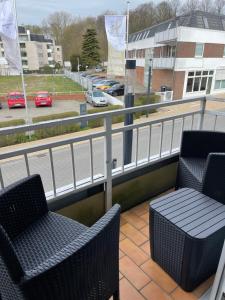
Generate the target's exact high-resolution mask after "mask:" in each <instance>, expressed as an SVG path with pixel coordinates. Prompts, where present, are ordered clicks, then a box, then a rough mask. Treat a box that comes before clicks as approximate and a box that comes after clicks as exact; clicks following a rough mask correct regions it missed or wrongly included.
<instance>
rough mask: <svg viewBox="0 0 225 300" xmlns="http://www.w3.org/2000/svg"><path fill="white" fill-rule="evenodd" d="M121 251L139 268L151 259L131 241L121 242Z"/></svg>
mask: <svg viewBox="0 0 225 300" xmlns="http://www.w3.org/2000/svg"><path fill="white" fill-rule="evenodd" d="M120 249H121V250H122V251H123V252H124V253H125V254H126V255H127V256H129V257H130V258H131V259H132V260H133V261H134V262H135V263H136V264H137V265H138V266H140V265H142V264H143V263H144V262H145V261H147V260H148V259H149V256H148V255H147V254H146V253H145V252H144V251H143V250H142V249H141V248H139V247H138V246H137V245H135V244H134V243H133V242H132V241H131V240H130V239H125V240H123V241H121V242H120Z"/></svg>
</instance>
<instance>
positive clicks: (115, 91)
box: [106, 84, 124, 96]
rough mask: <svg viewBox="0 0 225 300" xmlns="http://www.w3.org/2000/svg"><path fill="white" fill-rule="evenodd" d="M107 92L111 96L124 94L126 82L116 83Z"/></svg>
mask: <svg viewBox="0 0 225 300" xmlns="http://www.w3.org/2000/svg"><path fill="white" fill-rule="evenodd" d="M106 93H107V94H109V95H111V96H123V95H124V84H114V85H113V86H112V87H111V88H109V89H107V90H106Z"/></svg>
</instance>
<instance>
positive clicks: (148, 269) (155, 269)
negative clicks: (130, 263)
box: [141, 259, 177, 293]
mask: <svg viewBox="0 0 225 300" xmlns="http://www.w3.org/2000/svg"><path fill="white" fill-rule="evenodd" d="M141 268H142V270H143V271H145V273H146V274H148V276H149V277H150V278H152V280H154V281H155V282H156V283H157V284H158V285H159V286H160V287H161V288H162V289H164V291H166V292H167V293H171V292H172V291H173V290H174V289H175V288H176V286H177V284H176V282H175V281H174V280H173V279H172V278H171V277H170V276H169V275H168V274H167V273H166V272H164V271H163V270H162V269H161V268H160V267H159V266H158V265H157V264H156V263H155V262H153V260H151V259H150V260H148V261H147V262H145V263H144V264H143V265H142V266H141Z"/></svg>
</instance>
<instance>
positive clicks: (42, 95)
mask: <svg viewBox="0 0 225 300" xmlns="http://www.w3.org/2000/svg"><path fill="white" fill-rule="evenodd" d="M34 102H35V106H36V107H40V106H52V97H51V96H50V95H49V93H48V92H46V91H43V92H37V94H36V97H35V98H34Z"/></svg>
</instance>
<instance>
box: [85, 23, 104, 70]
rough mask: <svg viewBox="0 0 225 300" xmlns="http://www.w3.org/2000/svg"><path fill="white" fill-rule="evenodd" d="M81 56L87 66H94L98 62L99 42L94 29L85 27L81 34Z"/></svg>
mask: <svg viewBox="0 0 225 300" xmlns="http://www.w3.org/2000/svg"><path fill="white" fill-rule="evenodd" d="M81 58H82V61H83V63H84V64H86V66H88V67H95V66H96V65H98V64H99V62H100V55H99V43H98V40H97V32H96V29H90V28H89V29H87V31H86V33H85V34H84V35H83V43H82V54H81Z"/></svg>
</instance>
